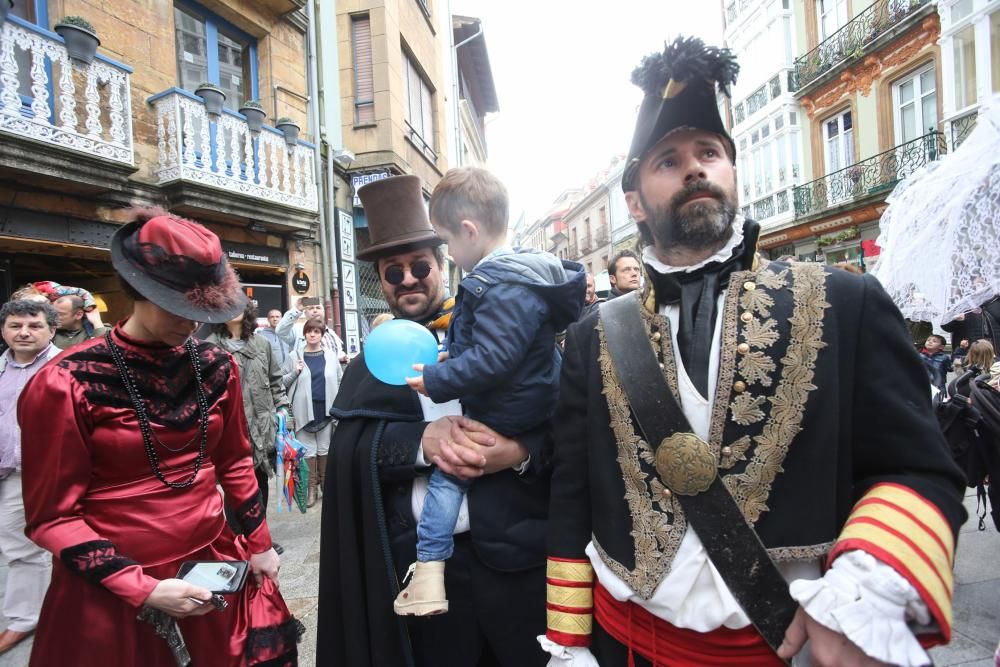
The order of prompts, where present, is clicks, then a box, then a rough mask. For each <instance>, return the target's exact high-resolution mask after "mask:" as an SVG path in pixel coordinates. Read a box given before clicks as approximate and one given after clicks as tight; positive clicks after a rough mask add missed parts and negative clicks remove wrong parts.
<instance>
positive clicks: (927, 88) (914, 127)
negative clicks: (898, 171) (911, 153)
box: [892, 65, 938, 145]
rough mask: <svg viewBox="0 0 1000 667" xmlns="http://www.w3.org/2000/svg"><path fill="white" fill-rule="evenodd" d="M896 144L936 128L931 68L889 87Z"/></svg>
mask: <svg viewBox="0 0 1000 667" xmlns="http://www.w3.org/2000/svg"><path fill="white" fill-rule="evenodd" d="M892 104H893V108H894V110H895V121H896V144H897V145H898V144H905V143H906V142H907V141H912V140H913V139H916V138H917V137H921V136H923V135H924V134H926V133H927V132H929V131H933V130H934V129H935V128H937V122H938V116H937V91H936V86H935V82H934V66H933V65H930V66H929V67H925V68H923V69H922V70H920V71H918V72H916V73H914V74H911V75H910V76H908V77H906V78H905V79H901V80H899V81H897V82H895V83H893V84H892Z"/></svg>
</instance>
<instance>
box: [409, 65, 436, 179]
mask: <svg viewBox="0 0 1000 667" xmlns="http://www.w3.org/2000/svg"><path fill="white" fill-rule="evenodd" d="M403 73H404V75H405V78H406V102H407V104H406V122H407V124H408V125H409V127H410V130H411V137H410V138H411V139H419V140H420V141H419V142H418V143H420V142H423V148H424V152H425V153H426V152H428V151H429V152H430V153H431V154H432V159H436V158H437V154H436V153H435V152H434V145H435V132H434V92H433V91H432V90H431V87H430V86H429V85H428V84H427V82H426V81H425V80H424V77H423V75H422V74H421V73H420V70H418V69H417V66H416V64H415V63H414V62H413V60H411V59H410V56H409V54H407V53H406V52H404V53H403ZM413 135H416V136H413Z"/></svg>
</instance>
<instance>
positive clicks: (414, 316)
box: [389, 286, 444, 323]
mask: <svg viewBox="0 0 1000 667" xmlns="http://www.w3.org/2000/svg"><path fill="white" fill-rule="evenodd" d="M400 289H401V288H400V287H396V289H395V291H394V293H393V300H392V302H391V303H390V304H389V310H390V311H392V314H393V315H395V316H396V318H397V319H401V320H410V321H413V322H421V323H423V322H427V321H429V320H431V319H432V318H433V317H434V316H435V315H437V313H438V311H439V310H441V304H442V303H444V289H443V288H442V289H441V290H439V292H438V294H436V295H435V294H431V293H430V291H429V290H428V289H427V288H426V287H423V286H421V288H420V289H411V290H407V291H405V292H403V293H402V294H400V293H399V291H400ZM413 294H419V295H421V296H423V297H425V298H426V299H427V303H426V304H425V306H424V308H422V309H421V310H420V311H419V312H416V311H414V308H418V307H419V306H415V305H412V306H408V307H407V309H406V310H403V308H402V306H401V305H400V303H399V302H400V299H402V298H405V297H406V296H409V295H413Z"/></svg>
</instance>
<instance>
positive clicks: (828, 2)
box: [816, 0, 847, 41]
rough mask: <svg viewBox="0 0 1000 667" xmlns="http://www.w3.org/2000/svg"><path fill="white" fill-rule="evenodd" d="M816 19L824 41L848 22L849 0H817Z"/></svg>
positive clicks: (820, 36)
mask: <svg viewBox="0 0 1000 667" xmlns="http://www.w3.org/2000/svg"><path fill="white" fill-rule="evenodd" d="M816 20H817V21H818V22H819V39H820V41H823V40H824V39H826V38H827V37H829V36H830V35H832V34H833V33H835V32H837V31H838V30H840V28H841V26H843V25H844V24H845V23H847V0H816Z"/></svg>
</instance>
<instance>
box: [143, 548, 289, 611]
mask: <svg viewBox="0 0 1000 667" xmlns="http://www.w3.org/2000/svg"><path fill="white" fill-rule="evenodd" d="M275 557H276V558H277V556H275ZM211 599H212V592H211V591H209V590H208V589H205V588H202V587H201V586H195V585H194V584H189V583H188V582H186V581H182V580H180V579H163V580H162V581H160V583H158V584H156V588H154V589H153V592H152V593H150V594H149V596H148V597H147V598H146V601H145V602H144V604H146V605H149V606H150V607H152V608H153V609H159V610H160V611H163V612H166V613H168V614H170V615H171V616H173V617H174V618H184V617H186V616H203V615H204V614H207V613H209V612H210V611H212V610H213V609H215V606H214V605H212V604H210V603H209V600H211ZM195 600H201V601H202V604H198V603H197V602H195Z"/></svg>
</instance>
